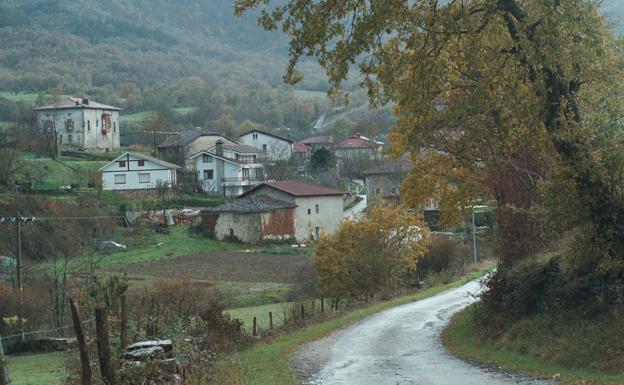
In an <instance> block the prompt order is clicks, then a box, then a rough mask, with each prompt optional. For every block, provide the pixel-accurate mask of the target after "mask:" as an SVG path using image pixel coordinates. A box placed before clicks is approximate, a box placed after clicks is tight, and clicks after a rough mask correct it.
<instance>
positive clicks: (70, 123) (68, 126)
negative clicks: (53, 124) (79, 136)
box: [65, 119, 74, 132]
mask: <svg viewBox="0 0 624 385" xmlns="http://www.w3.org/2000/svg"><path fill="white" fill-rule="evenodd" d="M65 130H67V132H72V131H74V120H73V119H67V120H66V121H65Z"/></svg>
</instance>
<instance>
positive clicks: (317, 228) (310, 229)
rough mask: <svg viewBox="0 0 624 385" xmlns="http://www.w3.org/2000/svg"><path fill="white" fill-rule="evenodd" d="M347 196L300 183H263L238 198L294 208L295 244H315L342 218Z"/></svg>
mask: <svg viewBox="0 0 624 385" xmlns="http://www.w3.org/2000/svg"><path fill="white" fill-rule="evenodd" d="M346 194H347V192H345V191H342V190H338V189H335V188H329V187H324V186H320V185H315V184H309V183H304V182H299V181H277V182H264V183H262V184H260V185H258V186H256V187H254V188H252V189H251V190H249V191H247V192H245V193H244V194H242V195H241V196H240V198H244V197H258V196H267V197H270V198H272V199H275V200H278V201H283V202H287V203H289V204H294V205H295V206H296V207H295V209H294V217H293V220H294V228H295V239H296V240H297V242H307V241H310V240H318V239H319V238H320V236H321V234H328V235H331V234H333V233H334V232H336V230H337V229H338V227H339V226H340V224H341V223H342V219H343V217H344V214H343V208H344V197H345V196H346Z"/></svg>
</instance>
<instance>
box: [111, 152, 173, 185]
mask: <svg viewBox="0 0 624 385" xmlns="http://www.w3.org/2000/svg"><path fill="white" fill-rule="evenodd" d="M139 160H144V159H142V158H140V157H137V156H135V155H130V156H129V161H128V158H126V157H124V158H123V159H119V160H118V161H115V162H113V163H111V164H109V165H108V166H106V167H105V168H104V169H102V171H101V175H102V189H104V190H145V189H153V188H157V187H159V186H162V185H163V184H165V185H167V186H171V185H175V183H176V170H175V169H169V168H167V167H165V166H163V165H161V164H158V163H155V162H152V161H149V160H144V165H143V166H139ZM120 161H125V162H126V164H125V165H124V166H123V167H122V166H121V165H120V163H119V162H120ZM139 174H149V182H146V183H145V182H141V179H140V175H139ZM116 175H125V179H126V180H125V183H116Z"/></svg>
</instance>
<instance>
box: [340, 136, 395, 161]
mask: <svg viewBox="0 0 624 385" xmlns="http://www.w3.org/2000/svg"><path fill="white" fill-rule="evenodd" d="M383 147H384V144H383V143H382V142H378V141H376V140H373V139H369V138H367V137H365V136H363V135H360V134H355V135H351V136H349V137H348V138H346V139H344V140H342V141H340V142H339V143H337V144H336V145H335V146H334V154H335V155H336V157H337V158H368V159H381V158H382V157H383Z"/></svg>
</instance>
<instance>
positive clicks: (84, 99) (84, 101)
mask: <svg viewBox="0 0 624 385" xmlns="http://www.w3.org/2000/svg"><path fill="white" fill-rule="evenodd" d="M82 104H84V105H85V106H88V105H89V99H86V98H83V99H82Z"/></svg>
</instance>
